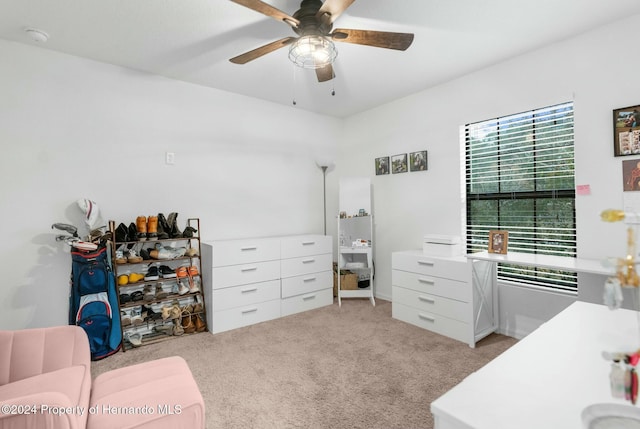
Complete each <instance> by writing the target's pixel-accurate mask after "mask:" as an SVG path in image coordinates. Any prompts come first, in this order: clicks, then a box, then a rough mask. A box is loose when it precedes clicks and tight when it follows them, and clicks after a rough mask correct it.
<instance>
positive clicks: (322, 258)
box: [280, 235, 333, 316]
mask: <svg viewBox="0 0 640 429" xmlns="http://www.w3.org/2000/svg"><path fill="white" fill-rule="evenodd" d="M281 243H282V247H281V252H282V253H281V257H282V259H281V261H280V274H281V277H282V278H281V287H282V303H281V304H282V305H281V311H282V316H288V315H290V314H294V313H299V312H301V311H307V310H311V309H313V308H318V307H322V306H325V305H331V304H332V303H333V273H332V264H333V251H332V247H333V243H332V239H331V237H329V236H323V235H319V236H298V237H287V238H283V239H282V242H281Z"/></svg>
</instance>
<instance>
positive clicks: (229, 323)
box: [210, 299, 280, 334]
mask: <svg viewBox="0 0 640 429" xmlns="http://www.w3.org/2000/svg"><path fill="white" fill-rule="evenodd" d="M278 317H280V300H279V299H276V300H273V301H267V302H261V303H258V304H251V305H247V306H244V307H236V308H231V309H229V310H223V311H214V312H213V327H210V329H211V332H213V333H214V334H216V333H218V332H224V331H229V330H231V329H236V328H241V327H243V326H248V325H253V324H254V323H260V322H266V321H267V320H272V319H277V318H278Z"/></svg>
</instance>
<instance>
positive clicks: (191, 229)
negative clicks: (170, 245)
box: [182, 226, 198, 238]
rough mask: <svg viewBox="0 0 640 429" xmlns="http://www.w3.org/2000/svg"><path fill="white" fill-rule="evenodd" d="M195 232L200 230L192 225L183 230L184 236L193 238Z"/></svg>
mask: <svg viewBox="0 0 640 429" xmlns="http://www.w3.org/2000/svg"><path fill="white" fill-rule="evenodd" d="M194 232H198V230H197V229H195V228H194V227H192V226H187V227H186V228H185V229H184V231H182V236H183V237H184V238H192V237H193V233H194Z"/></svg>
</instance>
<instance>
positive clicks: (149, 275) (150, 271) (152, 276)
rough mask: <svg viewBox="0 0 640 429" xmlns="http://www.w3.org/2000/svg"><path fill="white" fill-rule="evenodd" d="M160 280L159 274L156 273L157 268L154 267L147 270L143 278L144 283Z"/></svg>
mask: <svg viewBox="0 0 640 429" xmlns="http://www.w3.org/2000/svg"><path fill="white" fill-rule="evenodd" d="M159 278H160V274H159V273H158V267H156V266H155V265H154V266H152V267H149V269H148V270H147V275H145V276H144V280H145V281H152V280H158V279H159Z"/></svg>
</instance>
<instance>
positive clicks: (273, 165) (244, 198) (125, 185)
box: [0, 40, 343, 329]
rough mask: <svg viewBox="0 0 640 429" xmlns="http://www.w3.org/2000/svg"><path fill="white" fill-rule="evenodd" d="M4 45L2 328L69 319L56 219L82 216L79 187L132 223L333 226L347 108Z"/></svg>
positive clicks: (252, 232)
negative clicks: (332, 189)
mask: <svg viewBox="0 0 640 429" xmlns="http://www.w3.org/2000/svg"><path fill="white" fill-rule="evenodd" d="M0 58H2V59H3V60H2V67H0V94H2V96H1V97H0V142H1V144H2V148H3V156H2V157H0V183H2V185H1V187H0V189H1V192H0V195H1V198H0V211H1V212H2V221H3V222H2V239H1V240H0V261H1V263H0V267H1V268H2V277H3V281H2V284H3V286H2V288H0V329H2V328H5V329H14V328H23V327H38V326H49V325H56V324H65V323H66V322H67V308H68V305H67V299H68V298H67V297H68V291H69V272H70V268H71V260H70V255H69V253H68V247H65V245H63V244H61V243H56V242H55V241H54V236H55V233H56V232H58V231H54V230H52V229H51V225H52V224H53V223H54V222H66V223H73V224H77V225H82V219H81V212H80V210H79V209H78V208H77V206H76V205H75V201H76V200H77V199H78V198H82V197H88V198H91V199H93V200H95V201H96V202H98V204H99V205H100V206H101V207H102V211H103V217H104V218H105V219H113V220H115V221H116V222H124V223H126V224H127V225H128V224H129V223H130V222H133V221H135V218H136V216H138V215H145V216H147V215H152V214H157V213H159V212H161V213H164V214H165V216H166V215H168V214H169V213H170V212H178V214H179V215H178V223H179V224H180V226H181V227H183V226H184V222H185V221H186V219H187V218H188V217H200V219H201V225H202V234H203V237H204V238H205V239H224V238H241V237H255V236H269V235H285V234H299V233H308V232H310V233H322V230H323V218H322V205H323V196H322V171H321V170H320V169H319V168H318V167H317V166H316V164H315V160H316V158H317V157H321V158H327V157H328V158H335V156H336V147H337V144H338V141H339V139H340V136H341V133H342V126H343V123H342V121H341V120H337V119H335V118H329V117H323V116H319V115H316V114H310V113H308V112H304V111H300V110H297V109H295V108H293V107H286V106H281V105H276V104H272V103H267V102H262V101H258V100H256V99H251V98H247V97H243V96H237V95H233V94H230V93H226V92H223V91H216V90H211V89H207V88H203V87H199V86H195V85H190V84H185V83H182V82H178V81H174V80H169V79H165V78H161V77H158V76H153V75H148V74H144V73H138V72H135V71H132V70H127V69H122V68H118V67H114V66H110V65H106V64H101V63H97V62H93V61H88V60H84V59H80V58H76V57H72V56H68V55H63V54H59V53H55V52H50V51H46V50H43V49H40V48H36V47H30V46H24V45H19V44H15V43H10V42H6V41H1V40H0ZM310 127H312V128H313V130H314V132H313V133H309V132H308V129H309V128H310ZM166 151H171V152H175V154H176V164H175V165H173V166H168V165H165V163H164V158H165V152H166ZM81 232H82V233H83V234H84V233H86V229H83V230H81Z"/></svg>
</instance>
